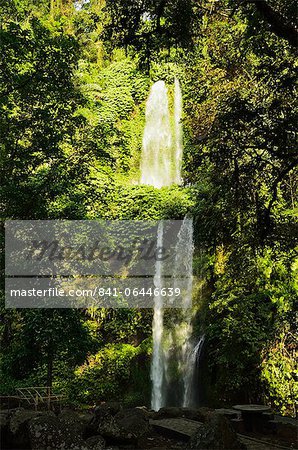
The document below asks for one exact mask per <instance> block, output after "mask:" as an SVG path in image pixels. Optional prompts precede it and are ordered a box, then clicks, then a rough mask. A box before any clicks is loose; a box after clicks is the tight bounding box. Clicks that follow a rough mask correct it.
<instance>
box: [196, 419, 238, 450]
mask: <svg viewBox="0 0 298 450" xmlns="http://www.w3.org/2000/svg"><path fill="white" fill-rule="evenodd" d="M245 448H246V447H245V446H244V444H242V443H240V442H239V440H238V437H237V434H236V432H235V431H234V429H233V428H232V426H231V424H230V423H229V421H228V419H226V418H225V417H224V416H223V415H218V414H213V415H211V416H210V417H209V419H208V420H207V422H206V423H205V424H204V425H203V426H201V427H200V428H199V430H198V431H197V432H196V433H195V434H194V435H193V436H192V437H191V439H190V442H189V444H188V446H187V449H192V450H242V449H243V450H244V449H245Z"/></svg>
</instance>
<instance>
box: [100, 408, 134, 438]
mask: <svg viewBox="0 0 298 450" xmlns="http://www.w3.org/2000/svg"><path fill="white" fill-rule="evenodd" d="M97 433H98V434H100V435H101V436H103V437H104V438H105V439H106V440H107V441H108V442H109V443H111V444H118V443H122V444H130V443H132V444H135V443H136V441H137V435H136V434H135V433H134V432H133V431H127V430H126V429H125V428H123V427H122V426H121V425H120V423H119V422H118V421H117V420H116V418H115V417H113V416H111V415H110V414H106V415H105V416H102V417H101V418H100V420H99V422H98V423H97Z"/></svg>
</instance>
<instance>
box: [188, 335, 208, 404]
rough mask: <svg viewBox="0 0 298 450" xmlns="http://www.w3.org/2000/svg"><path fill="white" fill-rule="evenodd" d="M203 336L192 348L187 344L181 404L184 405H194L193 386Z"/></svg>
mask: <svg viewBox="0 0 298 450" xmlns="http://www.w3.org/2000/svg"><path fill="white" fill-rule="evenodd" d="M204 340H205V336H202V337H201V338H200V340H199V342H198V343H197V345H196V346H195V347H194V348H192V346H191V345H189V347H190V348H189V351H188V353H187V356H186V361H185V367H186V368H187V370H186V371H185V373H184V378H183V383H184V396H183V406H185V407H189V408H190V407H195V406H196V404H195V401H194V396H193V387H194V385H195V382H196V380H195V376H196V371H197V369H198V365H199V363H200V356H201V352H202V348H203V345H204Z"/></svg>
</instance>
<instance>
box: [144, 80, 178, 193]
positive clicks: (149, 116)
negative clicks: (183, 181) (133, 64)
mask: <svg viewBox="0 0 298 450" xmlns="http://www.w3.org/2000/svg"><path fill="white" fill-rule="evenodd" d="M171 150H172V130H171V124H170V111H169V102H168V90H167V87H166V85H165V82H164V81H157V82H156V83H154V84H153V86H152V87H151V91H150V94H149V98H148V100H147V104H146V125H145V130H144V136H143V148H142V157H141V184H150V185H152V186H155V187H157V188H160V187H162V186H169V185H170V184H172V182H173V180H172V174H171V164H172V157H171Z"/></svg>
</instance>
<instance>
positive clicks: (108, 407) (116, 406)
mask: <svg viewBox="0 0 298 450" xmlns="http://www.w3.org/2000/svg"><path fill="white" fill-rule="evenodd" d="M121 409H122V406H121V404H120V403H118V402H103V403H100V404H99V405H98V406H96V407H95V409H94V414H95V416H96V417H100V416H102V415H105V414H107V413H109V414H110V415H111V416H115V415H116V414H117V413H118V412H119V411H121Z"/></svg>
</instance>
